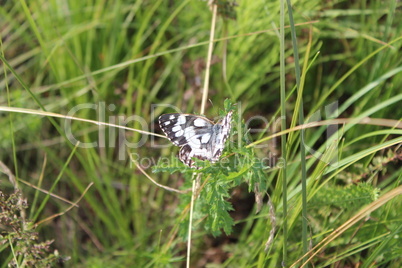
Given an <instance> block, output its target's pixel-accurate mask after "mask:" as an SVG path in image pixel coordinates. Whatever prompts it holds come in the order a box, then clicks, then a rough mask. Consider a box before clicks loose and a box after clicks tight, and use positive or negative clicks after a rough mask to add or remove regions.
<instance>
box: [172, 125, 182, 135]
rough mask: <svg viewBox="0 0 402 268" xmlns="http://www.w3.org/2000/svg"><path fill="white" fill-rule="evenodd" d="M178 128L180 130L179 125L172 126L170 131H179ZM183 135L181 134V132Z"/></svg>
mask: <svg viewBox="0 0 402 268" xmlns="http://www.w3.org/2000/svg"><path fill="white" fill-rule="evenodd" d="M179 130H182V129H181V126H174V127H172V131H173V132H177V131H179ZM182 132H183V131H182ZM182 135H183V134H182Z"/></svg>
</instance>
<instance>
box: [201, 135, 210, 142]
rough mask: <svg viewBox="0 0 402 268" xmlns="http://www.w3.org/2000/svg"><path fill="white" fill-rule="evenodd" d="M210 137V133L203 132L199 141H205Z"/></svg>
mask: <svg viewBox="0 0 402 268" xmlns="http://www.w3.org/2000/svg"><path fill="white" fill-rule="evenodd" d="M210 138H211V134H209V133H207V134H204V135H203V136H202V137H201V142H202V143H207V142H208V141H209V139H210Z"/></svg>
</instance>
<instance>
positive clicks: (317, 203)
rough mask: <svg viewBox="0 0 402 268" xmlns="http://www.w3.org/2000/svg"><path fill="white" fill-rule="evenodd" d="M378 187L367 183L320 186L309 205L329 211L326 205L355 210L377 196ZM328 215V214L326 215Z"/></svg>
mask: <svg viewBox="0 0 402 268" xmlns="http://www.w3.org/2000/svg"><path fill="white" fill-rule="evenodd" d="M378 194H379V189H377V188H374V187H373V186H372V185H370V184H367V183H361V184H357V185H348V186H347V187H340V186H335V187H334V186H332V187H325V188H321V189H320V190H319V191H318V192H317V193H316V194H315V195H314V197H313V198H312V200H311V205H310V206H311V207H314V208H320V209H322V210H326V211H328V212H330V210H329V209H328V207H331V206H332V207H337V208H340V209H345V210H350V211H357V210H359V209H361V208H362V207H364V206H365V205H367V204H370V203H371V202H373V201H375V200H376V199H377V198H378ZM326 216H328V215H326Z"/></svg>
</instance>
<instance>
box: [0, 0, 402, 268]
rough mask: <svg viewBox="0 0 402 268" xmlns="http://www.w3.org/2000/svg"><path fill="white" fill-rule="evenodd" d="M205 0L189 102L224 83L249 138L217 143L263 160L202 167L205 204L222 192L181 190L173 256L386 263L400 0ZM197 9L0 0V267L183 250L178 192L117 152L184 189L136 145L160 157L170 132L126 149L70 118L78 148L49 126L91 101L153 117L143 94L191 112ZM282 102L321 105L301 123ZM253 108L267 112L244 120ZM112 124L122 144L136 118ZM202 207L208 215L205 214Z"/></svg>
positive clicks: (255, 262) (176, 263)
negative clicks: (206, 173)
mask: <svg viewBox="0 0 402 268" xmlns="http://www.w3.org/2000/svg"><path fill="white" fill-rule="evenodd" d="M217 4H218V11H219V14H218V18H217V21H216V25H215V26H214V30H215V37H214V39H215V42H214V50H213V57H212V62H211V63H212V65H211V67H210V68H207V69H208V70H209V71H210V74H209V77H208V78H209V80H210V84H209V95H208V98H209V99H210V100H211V101H210V102H208V103H207V108H206V112H205V114H206V115H207V116H208V117H209V118H215V117H217V116H218V115H219V114H221V113H222V110H223V105H224V100H225V99H230V100H231V102H232V103H237V106H236V107H240V108H241V109H238V110H236V111H239V113H238V114H237V116H238V118H240V119H244V123H247V124H246V125H243V126H245V127H247V128H250V131H249V134H247V135H249V136H247V137H248V138H251V139H252V140H253V141H254V142H260V145H261V144H265V145H267V146H264V147H263V148H260V147H257V146H249V147H247V150H246V149H245V148H246V145H247V143H246V142H242V143H241V145H242V146H241V147H243V149H244V150H243V151H242V149H241V148H240V149H239V148H237V149H236V150H237V151H236V150H235V149H230V148H231V147H233V146H231V145H228V147H229V149H228V151H230V152H232V155H230V154H229V153H227V154H226V155H228V156H229V157H228V158H229V159H230V158H231V157H236V155H237V156H241V155H242V154H248V156H250V155H252V156H254V157H257V159H261V158H264V157H268V158H269V159H270V161H271V160H272V161H273V162H270V166H271V167H270V168H265V169H264V167H263V166H260V167H255V166H254V167H252V168H253V169H251V167H250V166H248V167H247V170H243V171H241V170H239V169H234V167H233V166H230V165H231V164H230V165H229V169H228V170H229V171H230V172H229V173H226V174H225V173H224V172H223V171H219V172H220V173H219V178H220V180H219V181H221V182H222V181H224V183H223V184H222V185H223V186H222V189H221V190H222V191H221V192H220V194H221V195H219V196H217V197H214V198H216V199H211V200H212V201H214V202H212V203H211V204H212V205H211V204H209V205H210V209H213V208H214V205H213V204H216V202H215V201H216V200H221V202H222V203H221V204H222V205H223V206H224V209H223V210H219V209H218V210H216V211H215V214H212V212H211V211H209V210H205V207H202V208H200V207H198V206H197V202H198V203H200V204H202V203H203V200H200V199H204V200H205V199H207V198H208V194H205V195H204V196H203V195H202V194H201V196H200V197H199V199H198V200H197V201H196V205H195V207H194V219H196V220H195V221H194V222H193V224H192V240H191V241H192V246H191V262H190V263H189V264H191V266H193V267H205V266H209V267H279V266H281V265H285V266H291V265H292V264H293V265H295V266H297V267H298V266H300V265H301V263H300V262H299V263H297V261H299V259H300V258H301V257H302V256H303V254H304V253H305V252H308V257H311V260H309V261H308V263H309V265H311V264H313V266H314V267H352V266H353V267H355V266H359V267H401V266H402V259H401V257H400V256H402V246H401V245H402V238H401V230H402V229H401V228H402V227H401V226H402V218H401V213H400V211H402V202H401V200H402V199H401V195H400V194H401V193H402V190H401V179H402V175H401V174H402V172H401V171H402V168H401V158H402V151H401V147H400V146H401V142H402V138H401V137H402V135H401V134H402V131H401V128H402V127H401V121H400V120H401V118H402V112H401V111H402V109H401V105H402V90H401V88H402V74H401V71H402V57H401V45H402V16H401V15H402V12H401V5H402V3H401V2H400V1H396V0H394V1H392V0H386V1H378V0H373V1H366V0H358V1H332V0H330V1H317V0H308V1H306V0H300V1H293V2H292V5H293V6H292V11H293V13H292V15H293V20H291V19H289V13H288V11H287V9H286V10H285V11H286V12H285V13H283V12H282V13H281V12H280V7H281V4H283V2H281V1H241V0H239V1H236V5H235V4H234V2H226V1H223V0H219V1H217ZM212 17H213V12H211V6H210V5H209V4H208V3H207V2H205V1H198V0H192V1H188V0H184V1H162V0H155V1H129V0H127V1H119V0H116V1H104V0H93V1H75V0H67V1H55V0H51V1H44V0H30V1H26V0H19V1H17V0H14V1H1V6H0V31H1V32H0V36H1V44H0V45H1V47H0V48H1V49H0V55H1V57H0V58H1V62H2V68H1V70H0V92H1V94H0V111H1V113H0V120H1V122H0V124H1V126H2V127H1V128H0V138H1V139H0V148H1V150H0V160H1V162H0V164H1V166H0V171H1V172H0V183H1V192H2V195H1V207H2V212H1V213H2V214H1V228H2V233H1V240H2V245H1V246H0V260H1V261H0V266H1V267H7V264H8V263H12V264H13V265H14V266H16V267H23V266H26V265H30V264H34V263H35V264H36V265H37V266H46V265H50V264H51V265H53V266H55V265H56V264H55V263H57V262H61V261H62V260H67V259H69V260H68V261H66V262H65V263H64V265H65V266H66V267H182V266H184V265H185V264H186V251H187V243H186V239H187V236H186V235H187V229H186V228H187V227H186V226H187V224H183V223H188V222H187V220H188V217H189V204H190V201H189V200H190V199H191V195H192V194H191V192H187V193H185V194H179V193H176V192H170V191H166V190H165V189H162V188H160V187H158V186H157V185H155V184H154V183H153V182H152V181H151V180H150V179H148V178H147V177H146V176H145V175H144V174H143V173H142V172H141V170H140V169H139V167H138V166H136V165H135V164H134V163H133V161H131V160H130V158H129V155H130V154H131V155H135V156H136V155H138V156H140V157H141V158H139V159H138V162H140V164H142V167H143V168H144V171H145V172H146V173H147V174H148V175H150V176H151V177H152V178H153V179H155V180H156V181H157V182H158V183H160V184H163V185H168V186H170V187H173V188H177V189H179V188H181V189H188V187H191V172H190V173H189V172H188V170H187V169H184V168H183V167H182V166H179V167H180V168H181V169H182V170H183V171H182V172H175V173H173V174H171V173H170V172H167V171H168V170H165V172H159V173H152V169H151V167H150V166H156V163H152V164H151V165H149V162H146V161H145V160H142V159H148V160H149V159H154V160H156V161H157V159H159V158H160V157H161V156H164V157H170V158H171V159H176V155H177V148H176V147H172V146H171V147H167V148H155V147H154V146H152V144H151V139H150V136H148V135H145V136H146V137H147V140H146V143H145V145H144V146H141V147H140V148H134V149H133V148H130V149H127V147H126V146H125V144H122V143H121V140H119V138H118V137H119V133H120V134H121V133H122V132H121V131H122V130H120V132H119V130H118V128H116V127H108V128H105V129H103V128H101V130H102V129H103V132H102V131H99V126H97V125H95V124H93V122H92V123H91V122H83V121H80V120H77V119H74V120H71V131H72V133H73V134H74V136H75V137H76V138H77V139H78V140H79V141H80V142H81V143H84V142H87V143H88V142H93V141H97V142H98V143H99V142H101V141H103V140H104V141H105V146H97V147H94V148H82V146H81V147H80V146H75V144H73V143H72V142H71V140H69V139H68V138H67V137H66V135H67V133H66V128H65V126H66V124H69V122H70V121H69V120H65V119H63V118H60V117H63V116H66V115H73V116H74V117H77V118H82V119H85V120H94V121H98V120H101V119H102V118H100V114H99V113H98V112H97V111H96V109H98V108H99V109H101V108H102V107H103V108H102V109H104V110H105V114H104V116H105V117H103V119H105V120H104V121H106V122H108V123H118V118H119V117H118V116H124V117H121V118H127V117H129V116H133V115H135V116H138V117H141V118H142V119H143V122H145V123H146V124H145V125H144V124H141V123H140V122H139V121H137V122H135V121H132V122H130V124H128V127H131V128H135V129H143V130H152V131H155V132H157V133H159V134H161V131H160V129H159V127H158V123H157V118H158V116H159V115H160V114H163V113H167V112H171V110H169V109H168V108H165V107H162V106H157V107H156V108H155V106H153V105H155V104H170V105H174V106H176V107H179V108H180V109H181V110H182V111H183V112H188V113H199V111H200V107H201V101H202V100H201V98H202V93H201V92H202V85H203V83H204V79H205V77H204V74H205V71H206V66H207V61H206V59H207V53H208V40H209V39H210V37H211V25H213V24H212ZM281 19H282V20H284V22H285V26H286V28H285V31H284V34H285V35H284V37H285V39H284V42H281V41H280V40H281V39H280V37H281V35H280V33H279V27H280V20H281ZM288 26H291V27H288ZM292 33H294V34H295V36H296V39H294V40H293V42H292ZM294 41H297V43H295V42H294ZM295 44H297V45H296V46H295ZM281 55H283V58H282V59H284V63H285V65H281ZM299 58H300V61H299ZM281 79H282V80H281ZM281 81H282V82H285V83H281ZM297 85H298V86H297ZM298 93H299V94H298ZM281 94H282V101H281ZM284 96H286V102H285V99H284V98H283V97H284ZM301 96H303V98H301ZM82 105H84V106H82ZM85 105H97V106H96V109H92V108H93V107H94V106H85ZM77 107H79V108H82V109H77ZM91 107H92V108H91ZM334 107H335V108H337V109H335V111H336V112H337V113H332V111H333V108H334ZM153 108H155V109H153ZM28 109H29V110H28ZM300 111H303V114H304V117H305V118H306V119H305V120H307V121H308V120H310V121H319V120H325V119H334V118H336V119H338V120H339V121H337V123H336V124H332V125H331V127H329V126H328V125H329V123H328V121H327V122H326V123H324V124H323V125H324V126H315V127H312V128H308V129H306V130H305V132H303V134H304V135H303V136H301V135H300V133H301V132H300V131H299V130H297V129H294V128H293V127H294V126H296V125H299V124H300V122H303V120H304V118H303V116H302V117H299V116H300V113H299V112H300ZM50 112H51V113H53V114H49V113H50ZM280 112H282V114H286V127H287V128H288V129H290V132H289V133H288V134H287V136H286V141H287V142H286V148H285V149H284V150H283V148H281V145H280V140H279V139H274V138H273V137H272V134H273V133H275V132H279V131H280V130H281V128H280V121H278V120H277V119H278V118H280ZM255 116H261V117H262V118H266V119H267V120H268V121H267V122H269V123H268V124H266V122H265V121H264V120H262V119H261V120H253V121H251V122H247V120H248V119H249V118H256V117H255ZM309 118H310V119H309ZM112 119H114V120H115V121H110V120H112ZM236 119H237V118H236ZM354 119H356V120H354ZM361 119H364V121H362V120H361ZM101 121H102V120H101ZM237 122H240V121H237ZM278 122H279V123H278ZM334 126H336V127H335V128H334ZM145 127H146V128H148V129H145ZM256 129H265V131H264V132H263V133H261V132H260V133H257V132H254V131H253V130H256ZM99 133H101V134H99ZM102 133H103V134H102ZM328 133H330V134H328ZM234 134H236V135H234V138H232V141H231V142H232V143H234V142H236V139H239V140H241V139H242V138H241V137H242V135H246V133H244V132H241V129H238V127H237V126H236V127H235V130H234ZM102 135H103V136H102ZM124 137H125V138H126V139H127V140H128V141H129V142H132V143H135V142H138V141H139V140H140V139H141V138H142V137H144V134H141V133H138V132H134V131H125V132H124ZM242 141H244V140H242ZM155 142H156V143H157V144H159V145H160V144H168V141H166V140H164V139H161V138H156V139H155ZM300 144H302V145H308V147H307V146H306V147H304V148H314V150H315V151H316V153H315V154H312V151H311V150H308V149H307V151H305V152H304V151H303V149H302V148H303V146H300ZM255 145H256V144H255ZM233 154H234V155H233ZM319 155H320V156H321V158H318V156H319ZM279 157H283V158H282V159H286V163H287V165H286V172H283V171H284V170H285V169H284V168H283V167H281V166H278V165H276V164H277V163H278V162H275V161H277V160H278V159H280V158H279ZM141 161H142V162H141ZM177 165H179V164H177ZM231 168H232V169H231ZM237 168H238V167H237ZM176 170H178V169H176ZM304 170H305V172H304ZM154 171H157V170H155V169H154ZM159 171H161V170H159ZM285 173H286V174H285ZM256 176H257V177H258V178H257V177H256ZM212 177H213V176H212ZM222 178H226V179H222ZM219 181H214V180H213V179H211V178H210V177H209V181H208V180H206V185H205V186H204V188H202V189H201V190H204V193H208V192H207V189H212V190H211V191H212V192H213V193H215V192H214V191H215V190H216V189H217V188H216V187H218V186H217V185H218V184H217V183H218V182H219ZM17 182H18V183H17ZM257 182H258V183H257ZM302 182H303V183H302ZM91 183H93V184H91ZM208 183H215V184H212V185H213V187H211V186H208V185H209V184H208ZM301 185H302V186H303V187H302V186H301ZM208 187H210V188H208ZM256 187H257V188H256ZM258 187H259V188H258ZM16 189H19V191H17V192H16V193H15V194H13V193H14V192H15V191H16ZM284 189H286V191H285V192H284ZM254 192H256V193H257V194H256V196H257V199H255V195H254ZM261 193H263V194H264V196H262V195H261ZM265 193H268V194H269V196H270V198H269V199H268V196H267V195H266V194H265ZM50 194H51V195H50ZM259 198H260V199H259ZM25 199H26V203H25V202H22V201H24V200H25ZM256 200H257V201H256ZM303 200H304V201H307V202H304V201H303ZM78 201H79V202H78ZM260 201H263V205H262V207H261V211H259V213H256V212H257V210H258V209H259V206H261V203H260ZM206 204H208V202H206ZM267 204H268V205H267ZM75 205H78V206H79V207H76V206H75ZM284 208H285V209H284ZM273 209H274V210H273ZM361 209H362V210H361ZM225 210H230V216H231V217H230V218H227V217H226V216H227V214H225ZM302 213H306V214H303V215H305V216H304V217H302ZM208 215H209V217H208ZM211 215H214V217H216V219H219V223H220V224H222V226H223V227H225V228H224V229H221V228H217V229H213V230H212V231H211V228H212V227H213V225H208V223H209V222H210V221H209V220H208V219H210V218H211ZM221 217H222V218H221ZM232 221H233V223H234V226H233V229H232V230H231V228H232ZM212 223H214V221H212ZM215 223H216V222H215ZM33 224H37V226H35V227H36V228H34V225H33ZM211 226H212V227H211ZM218 227H221V225H219V226H218ZM223 227H222V228H223ZM339 227H341V229H337V228H339ZM217 230H223V232H219V231H217ZM225 231H226V232H227V233H225ZM270 235H272V241H268V239H269V238H270ZM48 240H54V242H53V243H51V244H50V245H49V243H46V242H45V241H48ZM267 241H268V243H267ZM316 245H319V246H322V247H318V248H314V247H315V246H316ZM55 249H57V251H55ZM283 261H284V263H283ZM304 261H307V259H306V258H304ZM134 265H135V266H134Z"/></svg>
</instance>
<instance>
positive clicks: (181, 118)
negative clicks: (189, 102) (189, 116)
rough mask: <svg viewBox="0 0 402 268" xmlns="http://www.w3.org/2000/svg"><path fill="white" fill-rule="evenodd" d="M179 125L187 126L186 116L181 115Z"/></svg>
mask: <svg viewBox="0 0 402 268" xmlns="http://www.w3.org/2000/svg"><path fill="white" fill-rule="evenodd" d="M177 123H178V124H180V125H182V124H185V123H186V116H185V115H180V116H179V117H178V118H177Z"/></svg>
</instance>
